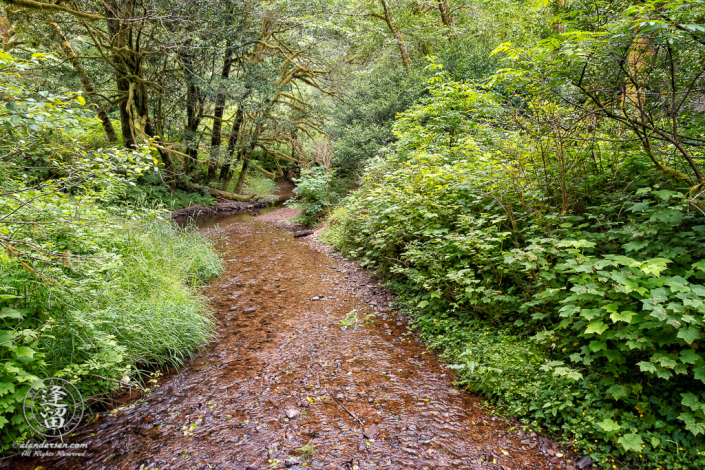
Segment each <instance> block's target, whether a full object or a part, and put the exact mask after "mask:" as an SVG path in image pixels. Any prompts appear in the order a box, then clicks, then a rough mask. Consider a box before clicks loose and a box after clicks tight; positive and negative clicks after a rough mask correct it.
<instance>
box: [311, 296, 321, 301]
mask: <svg viewBox="0 0 705 470" xmlns="http://www.w3.org/2000/svg"><path fill="white" fill-rule="evenodd" d="M311 300H321V298H320V297H318V296H316V297H313V298H312V299H311Z"/></svg>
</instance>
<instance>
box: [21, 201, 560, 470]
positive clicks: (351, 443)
mask: <svg viewBox="0 0 705 470" xmlns="http://www.w3.org/2000/svg"><path fill="white" fill-rule="evenodd" d="M215 222H216V221H213V220H211V221H203V222H202V226H203V227H204V229H205V228H211V229H212V227H213V226H214V223H215ZM217 222H218V224H219V226H220V228H216V229H214V230H212V232H211V233H214V235H215V236H216V237H217V239H218V240H219V241H218V248H219V249H220V250H221V251H222V253H223V256H224V259H225V260H226V266H227V270H226V272H225V274H224V275H223V276H222V277H221V278H219V279H217V280H215V281H214V282H213V283H212V285H210V286H209V287H208V288H207V290H206V292H205V294H206V295H207V296H208V297H209V298H210V300H211V308H212V310H213V314H214V316H215V319H216V322H217V326H216V329H215V337H214V339H213V341H212V342H211V344H210V345H209V346H208V347H207V348H204V350H202V351H201V352H200V353H199V354H198V355H197V356H196V357H195V358H193V359H192V360H190V361H188V362H187V363H186V365H185V366H184V367H182V368H181V369H180V370H179V371H178V372H177V373H173V374H170V375H167V376H165V377H163V378H162V379H161V380H160V383H159V387H158V388H157V389H156V390H155V391H154V392H153V393H152V394H151V395H150V396H148V397H145V398H143V399H141V400H138V401H136V402H134V403H133V404H132V405H130V406H126V407H123V408H121V409H120V410H118V411H117V412H115V413H112V414H109V415H108V416H105V417H101V418H100V419H98V420H97V421H96V422H94V423H92V424H89V425H85V426H83V427H82V428H80V430H79V432H78V433H77V435H76V436H74V437H72V438H71V441H72V442H75V441H79V442H82V443H85V444H87V452H86V456H85V457H72V458H56V459H49V460H47V459H32V460H31V461H24V462H22V461H20V462H18V465H17V467H25V468H33V469H34V468H36V467H37V466H40V465H41V466H43V468H45V469H48V468H51V469H54V468H56V469H64V468H81V469H83V468H85V469H103V468H120V469H135V470H137V469H143V470H144V469H157V468H158V469H161V470H164V469H187V468H203V469H207V468H210V469H243V470H245V469H267V468H284V467H285V465H286V466H288V467H290V468H293V469H295V470H301V469H304V468H313V469H353V468H357V469H376V468H386V469H435V468H455V469H475V468H477V469H479V468H492V469H503V470H509V469H514V470H519V469H548V468H551V467H554V468H565V467H566V465H569V464H568V463H567V462H566V461H565V460H560V461H556V459H555V458H553V460H554V462H553V463H552V462H550V461H549V459H550V458H551V457H550V456H548V455H546V454H545V451H546V445H544V446H543V447H544V448H543V451H542V450H541V445H539V444H540V443H539V442H538V441H537V439H536V436H528V435H521V433H517V432H516V430H514V431H512V432H509V431H508V426H507V425H506V424H504V423H503V422H502V420H501V419H499V418H497V417H496V416H494V415H492V414H491V413H487V412H485V411H483V410H486V408H484V407H482V406H481V402H480V400H479V399H478V398H477V397H475V396H473V395H470V394H467V393H465V392H463V391H461V390H459V389H458V388H456V387H455V386H453V384H452V381H453V379H454V378H453V376H452V373H451V371H450V370H448V369H446V368H445V366H443V365H442V364H441V363H439V362H438V361H437V360H436V359H435V358H434V357H433V355H431V354H429V353H428V352H427V350H426V349H425V347H424V346H423V344H421V343H420V342H419V341H418V339H417V338H416V336H415V335H414V334H412V332H410V331H409V330H408V329H407V326H406V324H405V323H404V322H403V321H398V319H397V318H396V316H395V314H394V312H393V311H391V310H389V309H388V308H387V305H369V304H368V303H367V302H364V301H362V300H361V299H360V298H357V297H355V296H354V292H355V290H354V289H352V288H351V286H350V282H351V278H350V275H349V273H347V272H345V271H344V269H343V268H341V267H340V266H339V264H338V262H337V261H336V260H335V259H334V258H331V257H329V256H327V255H324V254H322V253H320V252H318V251H314V250H313V249H311V248H310V247H309V246H308V245H307V244H305V243H303V242H302V241H301V240H298V239H295V238H293V235H292V234H291V233H290V232H286V231H284V230H282V229H279V228H276V227H274V226H272V225H270V224H267V223H265V222H260V221H258V220H257V218H252V217H251V216H247V215H236V216H230V217H229V218H226V219H223V218H221V219H219V220H218V221H217ZM314 298H318V300H312V299H314ZM353 310H354V311H355V313H356V315H357V317H358V319H359V322H358V324H357V325H356V327H350V328H345V329H344V328H342V327H341V324H340V323H341V320H342V319H343V318H345V317H346V316H348V319H350V318H351V317H352V316H353V315H350V312H351V311H353ZM368 315H369V317H367V316H368ZM366 317H367V320H368V321H367V322H365V321H364V319H365V318H366ZM307 444H308V446H307ZM305 446H307V447H306V448H305V449H304V450H301V449H302V448H304V447H305ZM297 449H299V450H297ZM306 449H308V450H309V451H308V452H307V451H306ZM20 464H22V465H20ZM13 466H14V465H13Z"/></svg>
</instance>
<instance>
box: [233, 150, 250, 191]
mask: <svg viewBox="0 0 705 470" xmlns="http://www.w3.org/2000/svg"><path fill="white" fill-rule="evenodd" d="M249 166H250V156H249V155H246V156H245V157H244V158H243V159H242V168H241V169H240V176H238V178H237V183H235V187H234V188H233V192H234V193H240V191H242V183H244V182H245V174H247V168H248V167H249Z"/></svg>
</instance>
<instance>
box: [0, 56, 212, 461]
mask: <svg viewBox="0 0 705 470" xmlns="http://www.w3.org/2000/svg"><path fill="white" fill-rule="evenodd" d="M38 60H41V56H40V55H38V56H36V57H34V58H32V60H31V61H19V60H16V59H13V58H11V57H10V56H9V55H7V54H3V55H0V72H2V74H1V75H0V78H2V82H0V96H2V97H3V98H4V99H5V100H6V101H7V102H8V104H7V105H6V106H4V107H2V108H0V142H1V144H0V214H2V215H1V216H0V446H2V449H3V451H9V452H11V450H10V449H11V445H12V444H17V443H20V442H22V441H23V440H26V439H30V438H32V437H34V436H33V433H32V431H31V430H30V428H29V427H28V425H27V423H26V421H25V418H24V415H23V409H22V402H23V400H24V398H25V394H26V393H27V390H28V388H29V386H30V385H31V384H32V383H34V382H35V381H36V380H38V379H42V378H46V377H62V378H66V379H69V380H70V381H71V382H73V383H74V384H75V385H76V386H77V387H78V389H79V390H80V391H81V392H82V394H83V396H84V398H87V399H88V403H95V401H96V400H100V398H101V396H102V395H103V394H105V393H106V392H108V391H112V390H116V389H122V388H124V384H131V385H138V386H139V385H140V384H144V383H145V381H144V378H145V374H146V373H149V372H150V371H152V370H154V368H158V367H162V366H168V365H176V366H178V365H179V364H181V363H182V362H183V360H184V359H186V358H187V357H189V356H191V355H192V354H193V353H194V352H195V351H196V350H197V349H198V348H199V347H201V346H202V345H204V344H205V342H206V341H207V340H208V339H209V338H210V335H211V327H212V320H211V317H210V314H209V313H208V309H207V305H206V299H205V298H203V296H202V295H201V294H200V293H199V292H198V289H197V288H198V287H199V286H201V285H203V284H204V283H205V282H206V281H207V280H208V279H209V278H211V277H213V276H216V275H218V274H219V273H220V272H221V271H222V264H221V261H220V259H219V258H218V256H217V254H216V253H215V251H214V249H213V245H212V242H211V241H208V240H206V239H204V238H203V237H202V236H201V235H200V234H199V233H198V232H196V231H195V230H194V229H193V228H186V229H184V228H179V227H177V226H175V225H172V224H171V223H169V222H167V221H164V220H163V219H161V218H160V215H161V214H163V212H162V211H160V210H154V209H145V208H144V207H140V206H135V205H133V204H130V203H129V201H124V200H122V199H121V195H124V194H127V193H130V192H134V191H135V188H136V187H137V183H136V182H140V181H144V175H147V174H149V173H150V172H154V165H155V158H154V155H153V153H154V149H150V148H148V147H140V148H138V149H136V150H125V149H120V148H116V147H114V146H111V145H109V144H107V143H106V142H104V141H103V142H101V141H100V139H99V138H96V137H95V129H96V127H97V128H99V125H98V123H97V122H96V120H95V118H93V117H91V114H92V111H91V110H89V109H86V108H85V106H84V105H85V100H84V99H83V98H82V97H80V96H78V97H77V96H76V95H75V94H74V93H70V94H50V93H48V92H43V91H35V90H33V89H32V88H31V87H28V86H26V83H25V82H24V81H23V80H21V79H20V78H19V73H21V72H22V71H23V70H25V69H27V68H29V67H31V66H33V65H34V62H36V61H38Z"/></svg>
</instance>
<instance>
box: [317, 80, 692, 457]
mask: <svg viewBox="0 0 705 470" xmlns="http://www.w3.org/2000/svg"><path fill="white" fill-rule="evenodd" d="M435 81H436V84H435V85H434V86H433V87H432V89H431V94H432V96H431V98H429V99H428V100H425V101H423V102H422V103H419V104H418V105H417V106H415V107H413V108H411V109H410V110H409V111H407V112H406V113H404V114H403V115H402V116H400V118H399V119H398V121H397V124H396V128H395V129H396V132H397V134H398V138H399V140H398V144H397V146H396V152H394V153H392V154H390V155H389V156H388V157H387V159H386V160H377V161H373V162H372V163H371V164H370V166H369V167H368V169H367V172H366V174H365V176H364V178H363V185H362V187H361V189H360V190H359V191H357V192H356V193H354V194H352V195H351V196H349V197H348V198H346V200H345V201H344V203H343V207H342V208H340V209H337V210H336V211H334V212H333V214H332V215H331V217H330V218H329V221H330V224H331V229H330V230H329V232H328V233H327V234H326V236H325V238H326V239H327V240H329V241H331V242H333V243H334V244H335V245H336V246H337V247H338V248H339V249H340V250H341V251H343V253H345V254H346V255H349V256H353V257H356V258H358V259H359V261H360V263H361V264H362V265H363V266H366V267H370V268H373V269H378V270H380V271H381V272H382V273H383V274H384V275H387V276H388V277H390V278H391V279H393V281H394V284H395V286H396V287H397V290H398V291H399V292H400V293H401V294H402V299H403V304H404V306H405V308H406V309H407V310H408V311H409V313H410V314H411V316H412V317H414V318H415V319H416V322H417V325H418V327H419V328H421V330H422V332H423V334H424V335H425V337H426V338H427V339H428V340H429V341H430V343H431V344H432V345H433V346H434V347H437V348H439V349H441V350H442V351H443V352H444V354H445V357H447V358H448V359H449V360H450V361H451V362H453V363H454V364H455V366H456V367H457V368H458V370H459V371H460V374H461V377H462V381H463V383H464V384H466V385H467V386H468V387H469V388H470V389H471V390H474V391H478V392H480V393H482V394H484V395H485V396H488V397H490V398H492V399H494V400H495V401H497V402H499V403H501V404H502V405H503V406H504V408H505V410H507V412H508V413H510V414H512V415H515V416H519V417H521V418H523V419H525V420H526V422H527V423H529V424H531V425H532V426H535V427H537V428H541V429H542V430H544V431H548V432H550V433H556V434H560V435H562V436H564V437H566V438H567V439H569V441H570V443H571V445H574V446H575V448H576V450H577V451H579V452H585V453H588V454H590V455H591V456H592V457H593V460H595V461H596V462H598V463H604V462H607V461H611V460H612V459H613V458H619V460H621V461H622V462H624V463H627V464H629V465H634V466H636V467H639V468H649V469H652V468H656V467H662V466H665V467H667V468H699V467H701V466H702V465H703V464H705V457H704V456H703V455H702V454H701V453H700V452H701V451H700V449H702V446H703V445H705V414H704V412H705V408H704V405H705V394H704V393H703V391H702V390H704V389H705V388H704V387H703V383H705V354H703V353H702V352H701V350H700V348H699V343H700V342H701V340H702V337H703V334H705V328H704V324H703V320H704V318H705V286H704V285H703V284H705V218H704V217H703V216H702V214H700V212H699V211H697V210H696V209H695V208H693V206H692V201H691V197H692V195H691V196H689V195H687V194H686V193H685V192H684V191H680V188H679V187H678V186H674V185H673V184H672V183H670V182H667V183H665V182H663V181H659V179H658V178H657V177H656V176H655V175H653V173H652V174H650V175H647V176H643V173H644V168H645V166H647V165H648V160H646V157H645V156H644V155H643V154H642V153H640V152H639V151H638V149H635V148H631V147H627V148H624V147H618V148H616V149H612V150H610V151H608V150H607V149H605V148H601V150H602V152H603V154H602V158H603V159H604V161H609V162H610V163H609V166H606V165H605V166H602V165H599V164H598V165H596V164H595V162H594V161H593V162H591V161H590V155H589V154H588V155H585V154H583V153H580V151H579V150H571V151H573V152H574V154H573V155H571V158H572V160H571V161H572V162H574V163H572V164H571V166H570V167H566V166H564V165H563V164H562V163H561V161H560V157H559V156H558V154H557V153H553V152H546V151H545V149H546V148H547V147H548V146H549V145H556V148H558V144H556V142H555V141H549V142H550V144H549V143H547V139H546V140H543V141H539V142H538V143H536V142H535V141H533V140H531V139H528V138H527V137H526V134H524V133H522V132H518V131H511V130H497V129H496V127H495V123H496V120H497V119H500V118H502V119H504V115H503V110H502V109H498V107H497V105H496V104H495V103H496V101H495V100H496V97H494V96H492V95H491V94H489V93H487V92H481V91H478V90H477V89H475V88H473V87H471V86H469V85H467V84H453V83H448V82H447V81H445V80H444V78H443V76H442V75H439V77H438V78H437V79H435ZM537 106H544V105H541V104H540V103H537ZM545 106H546V107H545V108H543V109H541V112H546V113H548V112H555V113H562V112H564V111H563V110H561V109H560V108H555V107H552V106H553V105H545ZM490 117H494V120H493V119H490ZM605 132H611V130H610V129H607V130H606V131H605ZM579 135H580V134H577V135H576V140H577V139H578V137H579ZM564 137H565V134H562V135H561V136H560V138H564ZM539 139H545V137H543V136H541V137H539V138H537V140H539ZM539 144H540V145H539ZM566 145H568V144H566ZM573 147H575V148H578V149H579V148H580V147H579V146H577V145H572V144H571V148H573ZM566 168H567V169H566ZM620 181H622V182H624V181H626V182H628V183H629V187H628V189H626V190H625V189H624V188H622V187H620V183H619V182H620ZM626 185H627V183H625V184H624V186H626ZM487 328H489V330H487ZM485 332H489V333H488V334H485ZM522 387H523V388H522ZM596 441H597V442H596Z"/></svg>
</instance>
